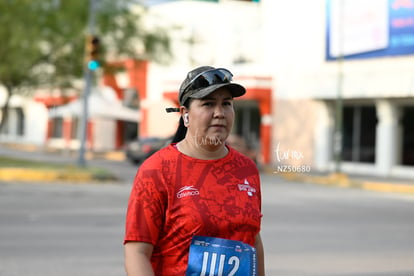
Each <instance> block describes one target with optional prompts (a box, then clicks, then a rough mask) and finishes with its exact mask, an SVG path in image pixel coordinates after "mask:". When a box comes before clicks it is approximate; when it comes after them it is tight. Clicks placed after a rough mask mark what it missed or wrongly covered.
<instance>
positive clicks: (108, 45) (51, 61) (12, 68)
mask: <svg viewBox="0 0 414 276" xmlns="http://www.w3.org/2000/svg"><path fill="white" fill-rule="evenodd" d="M95 2H96V5H95V7H96V8H95V14H96V16H95V24H94V25H95V28H94V29H93V32H94V33H95V34H96V35H98V36H99V37H100V38H101V45H102V47H103V48H104V50H106V55H110V56H111V57H123V58H126V57H128V58H137V59H148V60H154V61H157V62H165V61H168V59H169V58H170V57H171V52H170V45H169V37H168V35H167V32H166V30H163V29H160V28H157V29H152V30H147V29H146V28H144V24H143V19H144V17H145V15H146V11H145V9H144V8H142V7H141V8H139V7H138V6H137V4H134V3H133V1H132V0H117V1H113V0H95ZM89 6H90V5H89V1H85V0H70V1H69V0H1V1H0V11H3V12H2V13H1V15H0V25H1V26H2V27H1V28H0V39H1V41H2V43H0V58H1V62H0V84H2V85H4V86H5V87H6V88H7V89H8V90H9V91H8V92H9V93H13V92H16V91H17V90H18V89H19V88H23V87H33V86H38V85H42V86H44V85H48V86H54V87H61V88H64V87H71V86H72V84H73V80H75V79H79V78H81V77H82V73H83V68H84V51H85V39H86V35H87V34H88V33H89V32H90V30H89V29H88V18H89V17H88V15H89V8H90V7H89ZM104 57H105V56H104Z"/></svg>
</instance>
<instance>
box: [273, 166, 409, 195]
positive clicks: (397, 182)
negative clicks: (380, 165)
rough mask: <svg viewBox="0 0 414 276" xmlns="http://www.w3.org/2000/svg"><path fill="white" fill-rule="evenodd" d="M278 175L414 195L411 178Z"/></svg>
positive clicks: (334, 174) (341, 185)
mask: <svg viewBox="0 0 414 276" xmlns="http://www.w3.org/2000/svg"><path fill="white" fill-rule="evenodd" d="M267 173H268V174H273V173H274V172H273V171H270V170H268V171H267ZM278 175H279V176H280V177H282V178H283V179H286V180H288V181H294V182H305V183H313V184H319V185H329V186H335V187H342V188H356V189H362V190H367V191H376V192H384V193H397V194H406V195H413V196H414V180H412V179H399V178H391V177H378V176H364V175H350V174H345V173H330V174H319V175H317V174H300V173H278Z"/></svg>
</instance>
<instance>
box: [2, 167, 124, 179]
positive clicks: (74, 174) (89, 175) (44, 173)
mask: <svg viewBox="0 0 414 276" xmlns="http://www.w3.org/2000/svg"><path fill="white" fill-rule="evenodd" d="M0 181H16V182H25V183H28V182H58V181H62V182H73V183H81V182H88V183H90V182H105V181H117V179H115V178H114V177H113V176H109V175H108V176H105V175H99V174H96V173H93V172H82V171H76V170H70V169H68V170H52V169H27V168H0Z"/></svg>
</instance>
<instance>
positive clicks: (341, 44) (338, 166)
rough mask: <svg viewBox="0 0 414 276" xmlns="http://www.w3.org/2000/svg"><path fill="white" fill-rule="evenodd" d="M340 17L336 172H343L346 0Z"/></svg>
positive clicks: (336, 106)
mask: <svg viewBox="0 0 414 276" xmlns="http://www.w3.org/2000/svg"><path fill="white" fill-rule="evenodd" d="M338 8H339V19H338V25H339V26H338V31H339V41H338V43H339V56H338V76H337V95H336V102H335V131H334V137H333V150H334V156H335V173H340V172H341V161H342V139H343V137H342V135H343V133H342V132H343V131H342V126H343V115H342V114H343V100H342V89H343V79H344V76H343V75H344V73H343V59H344V42H345V39H344V35H345V34H344V8H345V7H344V0H339V7H338Z"/></svg>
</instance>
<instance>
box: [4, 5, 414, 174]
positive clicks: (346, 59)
mask: <svg viewBox="0 0 414 276" xmlns="http://www.w3.org/2000/svg"><path fill="white" fill-rule="evenodd" d="M0 10H3V11H5V10H7V13H2V14H1V15H0V22H1V25H2V26H7V28H1V30H0V38H1V40H2V43H1V44H0V57H1V62H0V107H1V111H0V118H1V123H0V140H1V143H2V144H4V145H5V144H13V145H31V146H36V147H39V148H43V149H54V150H61V151H66V152H68V151H70V152H75V153H78V152H79V154H80V160H82V154H84V152H85V151H86V152H110V151H120V152H124V150H125V149H127V148H130V147H129V145H130V144H131V143H133V142H136V141H137V140H142V139H148V138H152V137H156V138H157V139H158V140H160V139H167V140H168V138H169V137H170V136H171V135H172V134H173V133H174V132H175V130H176V127H177V123H178V114H171V113H170V114H167V113H166V112H165V108H166V107H174V106H178V102H177V94H178V88H179V85H180V83H181V81H182V80H183V79H184V77H185V75H186V73H187V72H188V71H189V70H191V69H192V68H194V67H197V66H200V65H211V66H215V67H225V68H228V69H230V70H231V71H232V72H233V74H234V77H235V78H234V79H235V81H236V82H238V83H240V84H242V85H244V86H245V87H246V89H247V93H246V95H245V96H243V97H242V98H240V99H237V100H236V102H235V108H236V114H237V115H236V123H235V126H234V129H233V134H232V136H231V138H232V139H233V140H232V141H238V146H240V145H241V146H240V147H241V148H240V149H241V150H245V152H246V154H248V155H249V156H251V157H252V158H253V159H254V160H255V161H256V162H257V163H258V165H260V167H270V168H275V167H276V166H277V165H279V164H284V165H295V166H299V167H300V166H302V165H306V166H310V168H311V169H312V171H313V172H321V173H329V172H352V173H354V174H363V175H373V176H381V177H383V176H385V177H391V176H392V177H396V176H402V177H405V178H413V179H414V125H413V124H412V123H410V122H413V121H414V75H413V70H412V68H413V65H414V56H413V54H414V1H410V0H408V1H407V0H405V1H402V0H313V1H307V0H297V1H283V0H256V1H237V0H215V1H214V0H211V1H195V0H194V1H189V0H186V1H178V0H176V1H174V0H170V1H167V0H164V1H163V0H158V1H156V0H152V1H151V0H148V1H144V0H142V1H138V0H135V1H133V0H121V1H110V0H90V1H89V2H87V1H83V0H73V1H64V0H33V1H23V0H15V1H1V3H0ZM149 140H151V139H149ZM147 148H149V146H148V147H147ZM278 153H284V156H285V157H286V158H284V159H283V160H280V158H278ZM293 153H296V154H293Z"/></svg>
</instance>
